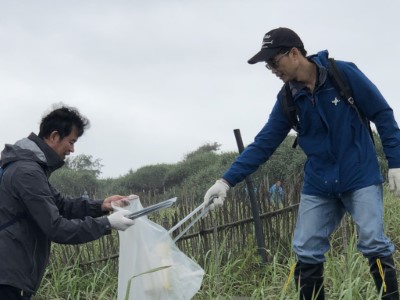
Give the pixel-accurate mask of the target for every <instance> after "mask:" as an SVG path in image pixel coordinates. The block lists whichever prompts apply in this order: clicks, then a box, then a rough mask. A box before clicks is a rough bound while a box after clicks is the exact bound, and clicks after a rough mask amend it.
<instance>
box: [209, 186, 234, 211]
mask: <svg viewBox="0 0 400 300" xmlns="http://www.w3.org/2000/svg"><path fill="white" fill-rule="evenodd" d="M228 190H229V185H228V184H227V183H226V182H225V180H223V179H218V180H217V181H216V182H215V184H214V185H213V186H212V187H210V188H209V189H208V191H207V193H206V194H205V196H204V202H203V209H204V208H206V207H207V206H208V205H210V209H211V210H213V209H214V208H215V207H217V206H222V204H224V200H225V197H226V192H227V191H228Z"/></svg>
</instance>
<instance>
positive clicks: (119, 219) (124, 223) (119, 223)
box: [107, 209, 135, 231]
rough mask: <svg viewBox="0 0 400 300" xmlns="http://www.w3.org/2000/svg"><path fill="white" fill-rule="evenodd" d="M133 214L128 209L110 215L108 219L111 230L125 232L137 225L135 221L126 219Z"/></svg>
mask: <svg viewBox="0 0 400 300" xmlns="http://www.w3.org/2000/svg"><path fill="white" fill-rule="evenodd" d="M131 213H132V212H131V211H129V210H127V209H121V210H119V211H116V212H115V213H112V214H111V215H109V216H108V217H107V218H108V221H109V222H110V225H111V228H113V229H117V230H121V231H124V230H126V229H127V228H128V227H130V226H131V225H133V224H135V221H134V220H131V219H128V218H126V217H125V216H126V215H129V214H131Z"/></svg>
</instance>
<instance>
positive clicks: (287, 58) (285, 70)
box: [265, 49, 294, 82]
mask: <svg viewBox="0 0 400 300" xmlns="http://www.w3.org/2000/svg"><path fill="white" fill-rule="evenodd" d="M292 50H293V49H291V50H289V51H287V52H285V53H281V54H278V55H277V56H275V57H274V58H273V59H271V60H269V61H267V62H266V65H265V67H266V68H267V69H268V70H271V72H272V73H273V74H275V76H276V77H278V78H279V79H281V80H282V81H283V82H288V81H290V80H293V77H294V76H293V74H294V65H293V63H292V60H293V59H292V55H293V53H292Z"/></svg>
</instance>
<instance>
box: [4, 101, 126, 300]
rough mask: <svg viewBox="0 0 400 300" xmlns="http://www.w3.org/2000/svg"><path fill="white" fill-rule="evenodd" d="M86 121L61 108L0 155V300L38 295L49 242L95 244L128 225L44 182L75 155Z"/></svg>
mask: <svg viewBox="0 0 400 300" xmlns="http://www.w3.org/2000/svg"><path fill="white" fill-rule="evenodd" d="M88 125H89V121H88V120H87V119H86V118H85V117H83V116H82V115H81V114H80V113H79V112H78V111H77V110H76V109H74V108H70V107H65V106H63V107H61V108H58V109H55V110H53V111H52V112H50V113H49V114H48V115H46V116H45V117H44V118H43V119H42V121H41V124H40V131H39V135H36V134H34V133H31V134H30V135H29V136H28V137H27V138H23V139H21V140H19V141H18V142H16V143H15V144H14V145H9V144H7V145H6V146H5V148H4V150H3V151H2V153H1V160H0V166H1V167H2V168H3V176H2V178H1V185H0V262H1V263H0V299H7V300H13V299H30V298H31V296H32V295H33V294H35V292H36V291H37V290H38V288H39V285H40V282H41V279H42V277H43V274H44V271H45V268H46V265H47V262H48V258H49V253H50V245H51V242H56V243H61V244H79V243H86V242H90V241H93V240H95V239H98V238H100V237H102V236H104V235H106V234H108V233H110V231H111V228H114V229H117V230H125V229H126V228H128V227H129V226H130V225H132V224H133V221H132V220H130V219H128V218H126V217H125V215H126V214H128V213H129V211H127V210H121V211H118V212H115V213H113V214H111V215H108V212H109V211H112V207H111V203H113V202H114V203H115V204H117V205H118V204H121V203H122V204H123V202H124V201H126V200H125V199H126V197H124V196H119V195H114V196H111V197H108V198H106V199H105V200H104V201H103V200H89V199H84V198H76V199H71V198H67V197H63V196H62V195H61V194H60V193H59V192H58V191H57V190H56V189H55V188H54V187H52V185H51V184H50V183H49V176H50V175H51V173H52V172H53V171H55V170H56V169H58V168H60V167H61V166H62V165H63V164H64V159H65V157H66V156H67V155H69V154H70V153H71V152H74V145H75V143H76V141H77V140H78V138H79V137H80V136H82V134H83V132H84V130H85V128H87V126H88Z"/></svg>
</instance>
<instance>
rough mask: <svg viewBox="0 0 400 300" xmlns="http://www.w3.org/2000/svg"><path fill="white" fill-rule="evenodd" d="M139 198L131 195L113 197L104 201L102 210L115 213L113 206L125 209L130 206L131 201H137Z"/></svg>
mask: <svg viewBox="0 0 400 300" xmlns="http://www.w3.org/2000/svg"><path fill="white" fill-rule="evenodd" d="M138 198H139V196H137V195H129V196H120V195H113V196H110V197H108V198H106V199H104V201H103V204H102V205H101V209H102V210H103V211H113V208H112V205H114V206H119V207H124V206H127V205H129V200H135V199H138ZM111 204H112V205H111Z"/></svg>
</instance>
